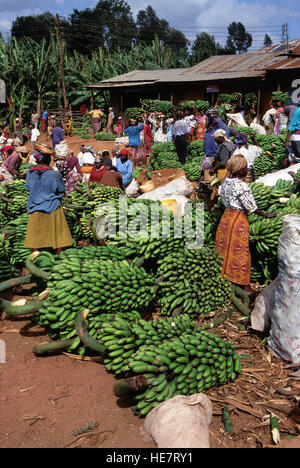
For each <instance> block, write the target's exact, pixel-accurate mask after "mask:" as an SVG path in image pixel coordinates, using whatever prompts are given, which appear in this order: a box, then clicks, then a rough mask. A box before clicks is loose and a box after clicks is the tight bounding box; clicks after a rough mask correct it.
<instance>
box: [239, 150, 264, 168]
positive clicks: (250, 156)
mask: <svg viewBox="0 0 300 468" xmlns="http://www.w3.org/2000/svg"><path fill="white" fill-rule="evenodd" d="M262 151H263V150H262V148H260V147H259V146H256V145H248V149H247V148H246V147H245V146H242V147H241V148H237V149H236V150H234V152H233V154H232V156H236V155H237V154H242V155H243V156H244V158H245V159H246V160H247V163H248V168H249V169H250V168H252V167H253V165H254V161H255V159H256V158H258V156H260V155H261V154H262Z"/></svg>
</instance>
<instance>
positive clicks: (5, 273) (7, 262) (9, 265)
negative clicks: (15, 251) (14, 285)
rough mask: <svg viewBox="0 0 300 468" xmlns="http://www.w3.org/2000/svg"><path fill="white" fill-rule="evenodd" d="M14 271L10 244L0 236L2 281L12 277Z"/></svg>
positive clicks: (0, 273)
mask: <svg viewBox="0 0 300 468" xmlns="http://www.w3.org/2000/svg"><path fill="white" fill-rule="evenodd" d="M13 271H14V267H13V261H12V258H11V252H10V246H9V242H8V241H7V240H6V239H5V237H4V236H3V235H2V234H0V281H5V280H7V279H9V278H11V277H12V275H13Z"/></svg>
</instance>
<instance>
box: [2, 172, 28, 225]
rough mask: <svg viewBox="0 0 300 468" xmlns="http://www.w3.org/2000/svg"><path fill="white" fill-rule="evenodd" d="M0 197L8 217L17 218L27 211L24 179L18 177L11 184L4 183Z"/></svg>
mask: <svg viewBox="0 0 300 468" xmlns="http://www.w3.org/2000/svg"><path fill="white" fill-rule="evenodd" d="M0 197H1V200H2V202H4V203H5V209H6V212H7V216H8V219H13V218H17V217H18V216H20V215H21V214H23V213H26V212H27V202H28V191H27V190H26V188H25V181H24V180H19V179H18V180H15V181H14V182H13V183H11V184H6V185H5V186H4V191H2V192H1V194H0Z"/></svg>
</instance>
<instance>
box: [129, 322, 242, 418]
mask: <svg viewBox="0 0 300 468" xmlns="http://www.w3.org/2000/svg"><path fill="white" fill-rule="evenodd" d="M127 367H128V368H129V369H130V370H131V372H132V373H133V374H138V375H142V376H143V377H144V378H145V380H146V390H145V388H143V389H142V390H140V391H139V392H138V393H137V394H136V396H135V401H136V405H135V407H134V408H133V411H134V413H135V414H136V415H138V416H140V417H143V416H146V415H147V414H148V413H149V411H150V410H151V409H152V408H155V407H156V406H158V405H159V404H160V403H162V402H163V401H166V400H168V399H169V398H172V397H174V396H176V395H186V396H189V395H192V394H193V393H202V392H205V391H207V390H209V389H210V388H212V387H214V386H216V385H223V384H225V383H227V382H229V381H232V380H235V379H236V378H237V376H238V374H239V373H240V372H241V370H242V368H241V363H240V360H239V357H238V354H237V353H236V351H235V350H234V345H233V344H232V343H230V342H224V341H223V340H222V339H221V338H219V337H217V336H216V335H214V334H212V333H209V332H204V331H202V332H201V331H195V332H194V333H190V332H187V333H184V334H182V335H181V336H180V337H178V338H174V339H171V340H170V341H167V340H165V341H164V342H163V343H162V344H161V345H156V344H154V345H152V346H151V345H149V346H144V347H142V348H140V349H139V350H138V351H137V352H136V353H135V354H133V355H132V356H131V357H130V359H129V361H128V365H127Z"/></svg>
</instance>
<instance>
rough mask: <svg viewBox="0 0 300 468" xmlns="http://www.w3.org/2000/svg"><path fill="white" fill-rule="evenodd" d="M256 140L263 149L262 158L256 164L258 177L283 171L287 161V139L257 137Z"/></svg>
mask: <svg viewBox="0 0 300 468" xmlns="http://www.w3.org/2000/svg"><path fill="white" fill-rule="evenodd" d="M256 139H257V141H258V143H259V144H260V146H261V148H262V149H263V153H262V154H261V156H259V157H258V158H256V160H255V162H254V172H255V174H257V175H260V174H263V173H266V172H271V171H273V170H277V169H281V168H282V164H283V162H284V160H285V159H286V157H287V155H286V151H285V146H284V144H285V138H284V136H283V135H280V136H274V135H257V136H256Z"/></svg>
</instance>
